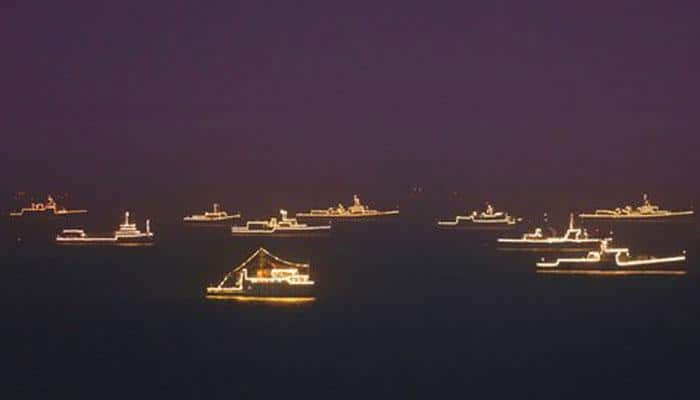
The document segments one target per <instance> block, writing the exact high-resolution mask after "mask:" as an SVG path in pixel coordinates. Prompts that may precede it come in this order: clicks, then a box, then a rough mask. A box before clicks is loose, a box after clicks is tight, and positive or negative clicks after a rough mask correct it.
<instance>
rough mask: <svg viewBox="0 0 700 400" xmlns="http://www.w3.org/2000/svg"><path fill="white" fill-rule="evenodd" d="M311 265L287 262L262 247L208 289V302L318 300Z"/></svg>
mask: <svg viewBox="0 0 700 400" xmlns="http://www.w3.org/2000/svg"><path fill="white" fill-rule="evenodd" d="M310 268H311V267H310V265H309V264H302V263H295V262H291V261H287V260H283V259H281V258H279V257H277V256H275V255H274V254H272V253H270V252H269V251H267V250H266V249H264V248H262V247H260V248H259V249H258V250H257V251H256V252H255V253H253V254H252V255H251V256H250V257H248V259H247V260H245V261H244V262H243V263H242V264H241V265H239V266H238V267H236V268H234V269H233V270H232V271H231V272H229V273H227V274H226V275H225V276H224V279H223V280H222V281H221V282H219V284H218V285H216V286H209V287H207V289H206V295H207V298H210V299H234V300H260V301H281V302H285V301H287V302H303V301H310V300H314V297H313V296H314V295H313V290H314V281H312V280H311V279H310V275H309V272H310Z"/></svg>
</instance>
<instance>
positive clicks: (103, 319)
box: [0, 212, 700, 399]
mask: <svg viewBox="0 0 700 400" xmlns="http://www.w3.org/2000/svg"><path fill="white" fill-rule="evenodd" d="M113 216H114V219H115V220H114V223H116V222H117V221H116V218H118V213H116V212H115V213H113ZM142 217H143V216H138V217H137V218H138V219H139V225H141V224H142V219H141V218H142ZM104 219H105V220H108V219H107V218H104ZM565 220H566V218H565V217H562V218H560V220H558V221H557V223H556V224H555V225H557V226H564V224H565V222H566V221H565ZM91 223H92V224H94V225H98V226H101V227H105V228H106V229H104V230H108V229H109V228H111V226H110V222H109V221H107V222H104V223H97V222H94V221H93V222H91ZM114 223H111V225H114ZM94 225H93V226H94ZM17 229H18V228H17V226H14V225H12V224H10V223H8V222H7V221H4V222H3V236H2V239H3V240H2V246H3V247H2V249H3V252H2V254H3V260H2V261H3V262H2V272H3V274H2V276H3V278H2V281H1V282H2V283H1V285H2V290H1V292H0V293H1V296H2V305H3V327H2V337H3V340H2V343H3V345H4V347H5V350H4V351H3V361H4V364H5V368H4V370H5V372H3V374H2V375H3V380H5V381H6V384H5V385H4V390H5V391H10V390H11V392H12V393H15V394H16V396H12V398H41V397H46V398H55V397H60V398H104V397H121V396H124V398H146V397H151V398H165V397H179V398H203V397H205V396H210V397H211V398H240V399H245V398H271V397H272V396H276V397H277V398H307V397H316V396H324V397H328V398H337V397H355V398H403V397H408V396H416V397H428V396H431V397H436V396H440V397H446V398H468V397H472V398H542V397H546V398H694V396H693V393H697V392H698V385H700V384H699V383H698V380H697V376H698V365H700V364H699V363H700V358H698V356H700V354H699V350H700V345H699V344H698V340H699V339H700V320H699V318H698V310H699V306H700V291H699V289H700V288H699V287H698V286H699V284H698V283H699V278H700V275H699V274H698V268H699V267H700V265H699V264H698V261H697V256H696V254H697V252H698V250H700V247H699V246H698V234H697V229H696V228H695V226H694V225H693V226H691V227H686V228H684V232H683V233H682V234H681V233H676V232H672V231H665V229H667V228H666V227H665V226H650V225H645V226H638V227H634V228H632V229H631V232H628V233H626V235H627V236H626V237H625V238H620V240H622V241H623V243H624V244H626V245H629V246H630V247H632V249H633V252H634V253H640V251H639V250H637V249H638V248H639V246H645V249H651V248H653V249H654V251H658V252H661V253H663V254H673V253H677V252H678V251H680V250H683V249H687V250H688V257H689V260H688V263H687V268H688V274H687V275H685V276H676V277H667V276H661V277H659V276H656V277H654V276H652V277H649V276H647V277H612V278H611V277H574V276H539V275H536V274H535V271H534V262H535V259H536V256H533V255H532V254H517V253H502V252H498V251H497V250H496V249H495V246H494V238H495V235H489V234H474V233H470V232H450V233H440V232H437V231H435V230H434V229H432V226H431V221H429V220H428V219H427V218H426V219H421V218H418V217H415V218H412V217H410V216H407V217H406V218H402V219H400V220H399V222H396V223H390V224H381V225H361V226H355V227H350V228H341V229H339V230H337V231H336V232H334V234H333V235H332V236H330V237H328V238H313V239H301V238H295V239H260V238H255V239H247V238H233V237H230V236H229V235H227V232H226V230H225V229H224V230H216V229H214V230H209V229H200V228H186V227H183V226H181V225H180V224H179V223H178V221H177V220H176V219H173V220H171V222H170V223H165V222H163V221H160V222H159V221H155V222H154V229H155V230H156V233H157V235H158V241H157V244H156V245H155V246H154V247H151V248H139V247H134V248H110V247H56V246H54V245H52V244H50V243H48V242H42V241H41V240H35V241H32V240H28V238H29V237H25V239H24V240H22V241H20V242H18V241H17V233H16V230H17ZM23 229H30V231H31V229H36V230H37V231H36V232H37V233H36V235H37V236H40V234H39V233H38V232H44V231H42V230H41V229H39V228H36V227H30V228H26V227H25V228H23ZM91 230H95V229H91ZM25 235H26V233H25ZM261 245H264V246H265V247H266V248H268V249H269V250H270V251H271V252H273V253H274V254H277V255H279V256H281V257H283V258H285V259H288V260H292V261H302V262H310V263H311V264H312V270H311V274H312V278H313V279H314V280H315V281H316V282H317V300H316V301H315V302H314V303H312V304H305V305H293V304H292V305H289V304H287V305H279V304H276V305H273V304H256V303H237V302H230V301H211V300H206V299H205V298H204V295H203V293H204V288H205V287H206V285H207V284H209V283H214V282H218V281H219V280H220V279H221V278H222V276H223V275H224V274H225V273H226V272H227V271H229V270H230V269H232V268H233V267H235V266H237V265H238V264H239V263H240V262H242V261H243V260H244V259H245V258H246V257H247V256H248V255H250V253H251V252H253V251H254V250H255V249H257V248H258V247H259V246H261ZM635 245H636V246H638V247H637V248H635V247H634V246H635ZM635 250H637V251H635ZM448 396H449V397H448Z"/></svg>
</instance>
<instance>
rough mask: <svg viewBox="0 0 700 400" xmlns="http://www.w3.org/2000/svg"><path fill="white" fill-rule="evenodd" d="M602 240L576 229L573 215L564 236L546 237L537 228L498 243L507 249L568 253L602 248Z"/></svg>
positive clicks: (540, 229)
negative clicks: (518, 236)
mask: <svg viewBox="0 0 700 400" xmlns="http://www.w3.org/2000/svg"><path fill="white" fill-rule="evenodd" d="M601 240H602V239H599V238H591V237H589V236H588V232H587V231H586V230H585V229H581V228H574V214H571V215H570V216H569V228H568V229H567V230H566V232H565V233H564V235H562V236H545V235H544V234H542V228H536V229H535V231H534V232H532V233H525V234H524V235H523V236H522V237H520V238H499V239H498V243H499V245H501V246H502V248H505V249H518V250H558V251H566V250H594V249H597V248H598V247H600V242H601Z"/></svg>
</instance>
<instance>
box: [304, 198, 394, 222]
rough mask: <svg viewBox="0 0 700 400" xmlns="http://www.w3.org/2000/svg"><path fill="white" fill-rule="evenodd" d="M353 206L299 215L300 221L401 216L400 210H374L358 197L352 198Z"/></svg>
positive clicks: (313, 210)
mask: <svg viewBox="0 0 700 400" xmlns="http://www.w3.org/2000/svg"><path fill="white" fill-rule="evenodd" d="M352 203H353V204H352V205H351V206H349V207H347V208H345V207H344V206H343V205H342V204H338V207H329V208H327V209H312V210H310V211H309V212H304V213H297V215H296V217H297V218H299V219H302V218H304V219H322V220H353V221H355V220H366V219H375V218H378V217H389V216H395V215H398V214H399V210H386V211H380V210H374V209H371V208H369V207H368V206H366V205H364V204H362V202H361V201H360V198H359V197H358V196H357V195H354V196H353V197H352Z"/></svg>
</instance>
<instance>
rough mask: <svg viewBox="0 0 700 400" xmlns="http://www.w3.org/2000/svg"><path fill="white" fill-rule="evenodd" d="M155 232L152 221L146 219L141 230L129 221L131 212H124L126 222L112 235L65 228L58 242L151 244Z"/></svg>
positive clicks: (57, 238)
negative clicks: (90, 233)
mask: <svg viewBox="0 0 700 400" xmlns="http://www.w3.org/2000/svg"><path fill="white" fill-rule="evenodd" d="M154 238H155V237H154V234H153V232H151V222H150V220H148V219H147V220H146V231H145V232H141V231H140V230H139V229H138V228H137V227H136V224H134V223H131V222H130V221H129V212H128V211H127V212H125V213H124V222H123V223H122V224H120V225H119V229H117V230H116V231H114V233H113V234H112V235H109V236H108V235H95V236H90V235H88V234H87V233H85V231H84V230H83V229H64V230H63V231H62V232H61V233H60V234H58V235H57V236H56V243H58V244H66V245H67V244H83V245H96V244H106V245H120V246H129V245H139V246H149V245H152V244H153V243H154Z"/></svg>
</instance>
